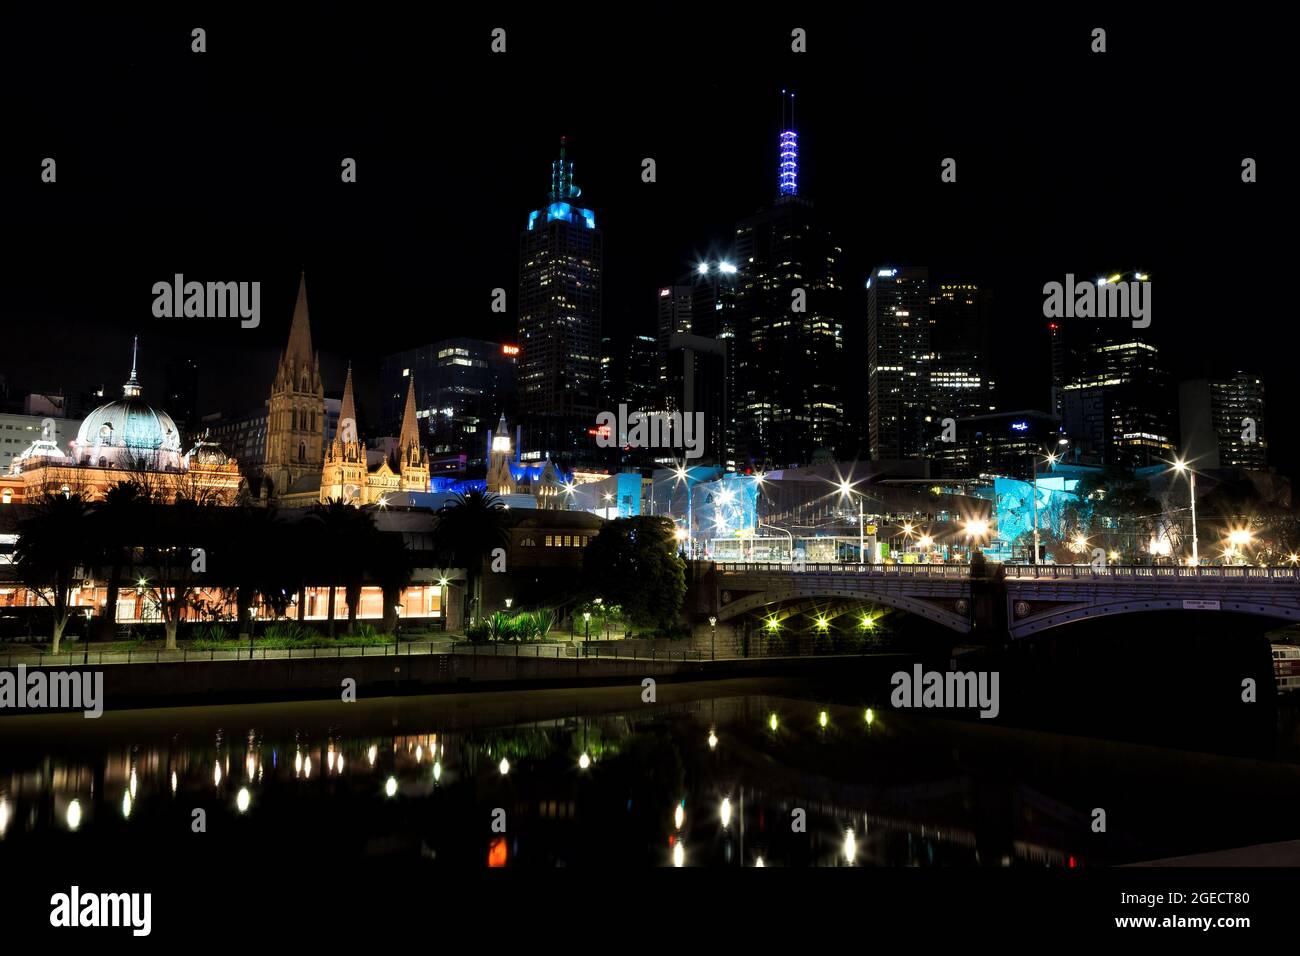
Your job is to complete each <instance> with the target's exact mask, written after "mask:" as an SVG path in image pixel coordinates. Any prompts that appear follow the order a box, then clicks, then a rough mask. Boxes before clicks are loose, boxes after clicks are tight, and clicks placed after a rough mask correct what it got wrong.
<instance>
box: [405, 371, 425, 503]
mask: <svg viewBox="0 0 1300 956" xmlns="http://www.w3.org/2000/svg"><path fill="white" fill-rule="evenodd" d="M397 470H398V472H399V473H400V474H401V476H402V485H401V487H402V490H403V491H428V490H429V455H428V453H427V452H425V450H424V449H423V448H421V447H420V426H419V423H418V420H417V419H416V417H415V376H414V375H412V376H411V383H410V384H409V385H408V386H407V388H406V409H405V410H404V411H403V412H402V431H401V433H400V434H399V435H398V438H397Z"/></svg>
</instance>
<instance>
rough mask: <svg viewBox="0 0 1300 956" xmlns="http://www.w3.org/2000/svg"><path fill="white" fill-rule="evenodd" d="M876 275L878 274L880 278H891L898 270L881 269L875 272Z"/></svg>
mask: <svg viewBox="0 0 1300 956" xmlns="http://www.w3.org/2000/svg"><path fill="white" fill-rule="evenodd" d="M876 275H878V276H880V277H881V278H885V279H892V278H893V277H894V276H896V275H898V270H897V269H881V270H880V271H879V272H877V273H876Z"/></svg>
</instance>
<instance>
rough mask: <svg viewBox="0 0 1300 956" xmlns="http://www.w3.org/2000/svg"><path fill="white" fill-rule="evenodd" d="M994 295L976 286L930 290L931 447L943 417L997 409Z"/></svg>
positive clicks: (942, 285)
mask: <svg viewBox="0 0 1300 956" xmlns="http://www.w3.org/2000/svg"><path fill="white" fill-rule="evenodd" d="M992 310H993V295H992V293H991V291H990V290H988V289H981V288H980V286H979V285H978V284H976V283H973V282H937V283H933V284H932V285H931V286H930V316H929V321H930V353H931V355H930V361H929V372H930V417H931V422H930V427H929V429H928V430H927V436H928V438H929V440H930V446H929V447H930V448H931V449H934V448H936V447H938V445H939V444H942V443H939V442H936V441H935V438H936V436H938V435H939V434H940V426H939V424H938V423H940V422H941V421H942V420H943V419H945V418H952V419H960V418H968V417H970V416H972V415H985V414H988V413H989V412H992V411H993V410H994V405H993V380H992V376H991V374H990V371H989V338H988V337H989V332H990V328H991V325H992Z"/></svg>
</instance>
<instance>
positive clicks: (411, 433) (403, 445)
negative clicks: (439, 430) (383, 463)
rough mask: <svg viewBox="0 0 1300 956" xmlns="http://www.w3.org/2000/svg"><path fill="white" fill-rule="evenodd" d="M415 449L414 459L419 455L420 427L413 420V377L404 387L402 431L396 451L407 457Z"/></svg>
mask: <svg viewBox="0 0 1300 956" xmlns="http://www.w3.org/2000/svg"><path fill="white" fill-rule="evenodd" d="M412 448H414V449H415V453H416V457H417V458H418V457H419V453H420V426H419V425H418V424H417V423H416V419H415V376H414V375H412V376H411V382H410V384H409V385H408V386H407V387H406V408H405V409H404V410H403V412H402V431H401V434H400V435H399V436H398V438H397V450H398V453H399V454H401V455H402V456H406V455H409V454H410V453H411V449H412Z"/></svg>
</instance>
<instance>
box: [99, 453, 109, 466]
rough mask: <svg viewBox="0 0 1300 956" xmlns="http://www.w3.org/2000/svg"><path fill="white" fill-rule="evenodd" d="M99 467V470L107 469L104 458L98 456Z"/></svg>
mask: <svg viewBox="0 0 1300 956" xmlns="http://www.w3.org/2000/svg"><path fill="white" fill-rule="evenodd" d="M99 467H100V468H107V467H108V459H107V458H105V457H104V456H103V455H100V456H99Z"/></svg>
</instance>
